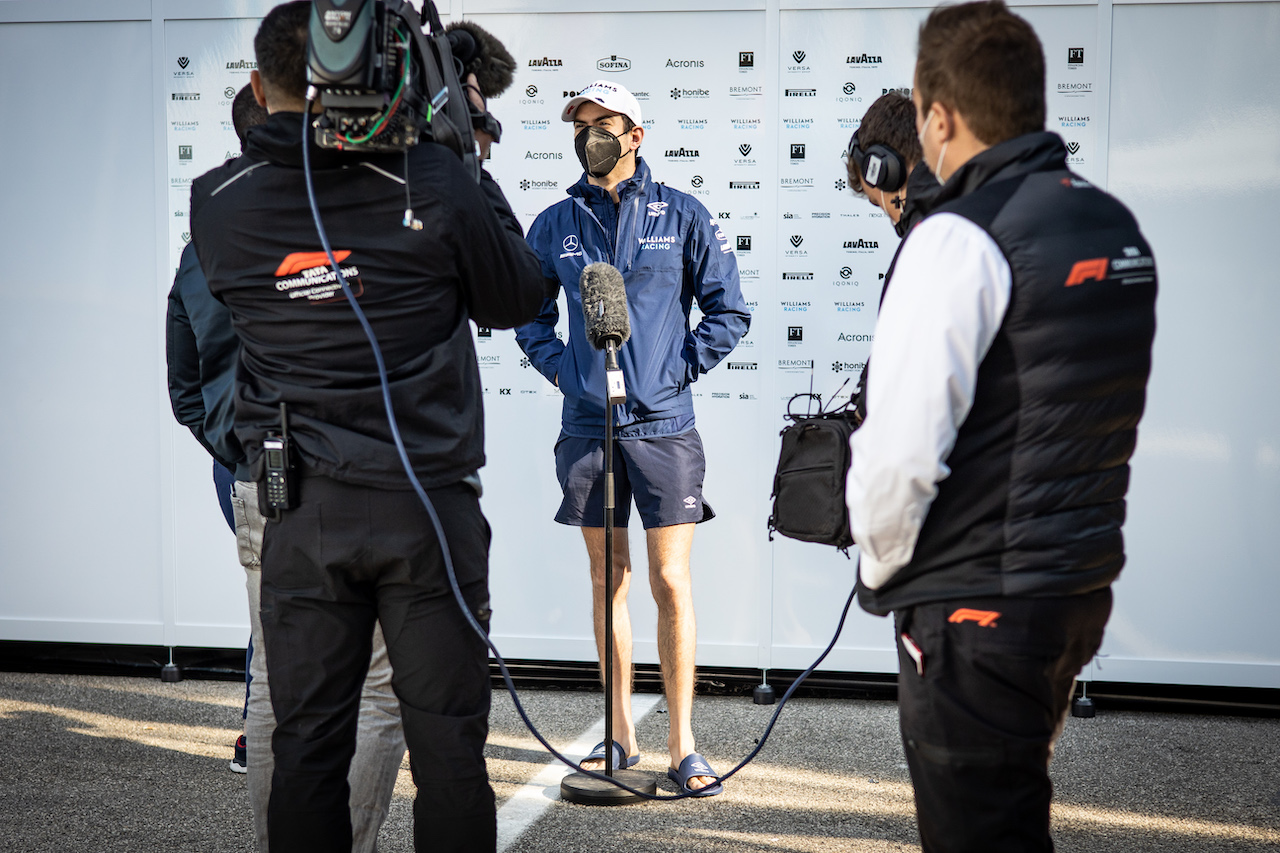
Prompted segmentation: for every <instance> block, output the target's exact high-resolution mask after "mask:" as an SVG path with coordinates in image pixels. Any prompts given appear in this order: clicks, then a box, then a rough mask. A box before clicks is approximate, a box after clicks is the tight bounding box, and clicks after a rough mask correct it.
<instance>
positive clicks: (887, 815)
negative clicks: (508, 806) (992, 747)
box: [0, 673, 1280, 853]
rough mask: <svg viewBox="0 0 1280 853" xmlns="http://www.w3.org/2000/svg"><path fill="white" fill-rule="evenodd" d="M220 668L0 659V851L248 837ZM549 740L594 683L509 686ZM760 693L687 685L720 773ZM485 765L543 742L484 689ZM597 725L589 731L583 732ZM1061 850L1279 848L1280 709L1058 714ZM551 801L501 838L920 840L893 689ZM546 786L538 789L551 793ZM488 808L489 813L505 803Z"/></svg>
mask: <svg viewBox="0 0 1280 853" xmlns="http://www.w3.org/2000/svg"><path fill="white" fill-rule="evenodd" d="M243 695H244V694H243V687H242V686H240V685H237V684H235V683H228V682H210V681H184V682H181V683H179V684H163V683H161V682H159V681H157V680H154V679H144V678H107V677H97V676H82V675H33V674H16V673H0V732H3V733H4V736H5V742H6V743H8V744H9V745H10V747H9V751H8V754H9V759H8V760H6V761H5V762H4V763H3V767H2V768H0V850H5V851H14V853H18V851H59V853H61V851H93V852H94V853H97V851H104V853H105V851H138V850H146V851H170V850H173V851H179V850H180V851H188V850H190V851H210V853H215V851H245V850H249V849H250V834H251V833H250V819H249V806H248V800H247V797H246V795H245V785H244V777H243V776H239V775H236V774H233V773H231V772H230V771H229V770H228V769H227V763H228V761H229V760H230V758H231V745H232V743H233V742H234V741H235V738H236V736H237V735H238V733H239V727H240V706H241V702H242V700H243ZM522 698H523V700H524V702H525V705H526V707H527V709H528V711H529V713H530V715H531V716H532V717H533V719H534V721H535V723H536V724H537V725H538V726H539V727H540V728H541V729H542V731H543V733H544V734H545V735H546V736H547V737H548V739H549V740H551V742H552V743H555V744H557V745H558V746H567V745H568V744H569V743H571V742H573V741H575V740H577V739H579V737H581V736H582V735H583V733H584V732H585V731H586V730H587V729H589V728H590V727H591V726H592V725H594V724H596V723H597V722H598V720H599V719H600V715H601V697H600V695H599V694H595V693H581V692H551V691H537V690H528V691H524V693H523V694H522ZM772 710H773V709H772V708H769V707H759V706H755V705H752V704H751V701H750V699H749V698H739V697H699V698H698V699H697V701H696V702H695V707H694V713H695V717H694V729H695V731H696V732H697V734H698V737H699V750H700V751H701V752H703V753H704V754H705V755H706V756H707V757H708V758H709V759H710V760H711V762H712V764H713V765H715V766H716V767H717V768H718V769H720V770H721V771H722V772H725V771H727V770H728V769H729V768H730V767H732V766H733V764H735V763H736V762H737V761H738V760H739V759H740V758H741V757H742V756H744V755H746V754H747V752H749V751H750V750H751V748H752V747H753V746H754V742H755V738H756V737H758V735H759V732H760V731H761V730H762V729H763V728H764V726H765V724H766V722H767V721H768V717H769V715H770V714H771V713H772ZM491 726H492V734H491V737H490V742H489V747H488V755H489V773H490V777H491V779H492V782H493V787H494V790H495V792H496V793H497V796H498V802H499V806H500V807H501V806H502V804H504V803H505V802H506V801H507V800H508V799H509V798H511V797H512V796H513V795H515V794H516V792H517V791H520V790H521V789H522V788H523V787H524V786H525V785H526V783H528V782H530V780H532V779H533V778H534V777H535V776H536V775H537V774H539V773H540V772H542V771H543V770H544V767H545V765H546V764H547V763H548V761H549V760H550V759H549V756H547V755H546V753H544V752H543V751H542V750H541V748H540V747H538V745H537V743H536V742H535V741H534V740H533V738H532V736H530V735H529V733H528V732H527V731H526V730H525V729H524V727H523V725H522V724H521V722H520V720H519V718H518V717H517V716H516V713H515V711H514V709H513V707H512V705H511V702H510V699H509V698H508V697H507V696H506V694H505V693H495V694H494V710H493V715H492V718H491ZM597 739H598V738H597ZM665 740H666V714H665V704H664V703H662V702H659V703H658V705H657V706H656V708H655V709H654V710H653V711H652V712H651V713H649V714H648V715H647V716H646V717H645V718H644V719H643V720H642V722H641V724H640V742H641V748H642V750H644V757H643V759H642V761H641V763H640V764H639V766H638V769H640V770H644V771H650V772H652V773H654V774H655V775H657V777H658V780H659V785H658V786H659V790H660V791H666V792H668V793H670V792H673V791H674V790H675V788H674V786H673V785H672V784H671V783H670V782H668V781H667V779H666V777H665V772H664V771H665V768H666V766H667V761H666V755H665V748H664V744H665ZM1052 773H1053V778H1054V783H1055V785H1056V789H1057V795H1056V797H1055V802H1054V812H1053V821H1054V833H1055V840H1056V842H1057V846H1058V849H1059V851H1066V853H1070V851H1089V852H1090V853H1094V851H1126V853H1127V851H1160V853H1179V851H1186V853H1193V851H1194V853H1203V851H1217V850H1232V851H1263V850H1269V851H1274V850H1280V720H1277V719H1265V718H1241V717H1227V716H1192V715H1184V714H1163V713H1148V712H1141V713H1140V712H1127V711H1125V712H1121V711H1105V710H1104V711H1101V712H1099V715H1098V716H1097V717H1096V718H1094V719H1092V720H1076V719H1072V720H1070V721H1069V722H1068V725H1067V728H1066V731H1065V732H1064V734H1063V737H1062V740H1061V741H1060V743H1059V746H1058V751H1057V757H1056V759H1055V761H1054V764H1053V770H1052ZM533 790H534V794H535V796H534V800H535V801H536V800H548V802H547V803H546V805H547V808H546V810H545V811H544V812H542V813H541V816H540V817H539V818H538V819H537V820H536V821H534V822H533V823H532V824H531V825H529V827H528V828H527V829H526V830H525V831H524V832H523V833H522V834H521V835H520V836H519V837H518V838H517V839H516V840H515V841H514V843H512V844H511V846H510V847H509V848H508V849H509V850H512V851H521V852H522V853H524V851H528V853H542V851H546V853H552V851H554V853H575V852H576V851H588V850H591V851H600V850H605V851H611V850H625V851H627V853H650V851H652V853H667V851H670V850H672V849H673V848H677V849H679V850H681V851H714V852H715V853H720V851H757V850H781V851H797V853H800V851H805V853H807V851H824V853H825V851H858V853H862V851H867V853H872V851H874V853H882V851H903V850H918V849H919V843H918V839H917V837H916V831H915V819H914V810H913V805H912V796H911V782H910V779H909V777H908V775H907V768H906V763H905V761H904V759H903V756H902V748H901V746H900V744H899V742H898V734H897V708H896V706H895V704H894V703H893V702H885V701H859V700H844V699H798V700H793V701H792V702H791V703H789V704H788V706H787V709H786V710H785V711H784V712H783V715H782V718H781V719H780V721H779V723H778V726H777V727H776V728H775V730H774V734H773V736H772V738H771V739H770V741H769V743H768V744H767V746H766V747H765V749H764V751H763V752H762V753H761V755H760V757H759V758H758V759H757V760H756V761H755V762H754V763H752V764H751V765H749V766H748V767H747V768H745V769H744V770H743V771H742V772H741V773H739V774H738V775H737V776H736V777H734V778H733V779H732V780H730V781H729V782H727V783H726V785H725V793H724V794H722V795H721V796H718V797H710V798H706V799H698V800H684V801H681V802H678V803H673V804H660V803H648V804H641V805H632V806H621V807H613V808H601V807H590V806H579V805H573V804H569V803H564V802H559V801H549V800H550V799H551V797H553V796H554V793H555V791H556V787H555V785H554V784H552V785H550V786H547V787H546V788H545V791H543V790H542V789H533ZM548 795H550V796H548ZM412 796H413V784H412V782H411V780H410V778H409V772H408V764H407V763H406V764H405V766H404V768H403V769H402V771H401V775H400V780H399V782H398V784H397V787H396V793H395V798H394V800H393V802H392V808H391V816H390V818H389V819H388V821H387V823H386V825H385V826H384V827H383V830H382V835H381V837H380V841H379V849H380V850H381V851H383V853H402V851H403V852H406V853H407V851H411V850H412V848H413V844H412V833H411V823H412ZM506 819H507V818H506V815H505V814H502V815H500V820H506Z"/></svg>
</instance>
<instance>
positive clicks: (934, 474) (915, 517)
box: [845, 213, 1012, 589]
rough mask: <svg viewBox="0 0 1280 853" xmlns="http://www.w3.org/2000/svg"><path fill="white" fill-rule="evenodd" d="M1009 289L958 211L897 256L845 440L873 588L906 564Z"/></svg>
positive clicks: (852, 516) (850, 492)
mask: <svg viewBox="0 0 1280 853" xmlns="http://www.w3.org/2000/svg"><path fill="white" fill-rule="evenodd" d="M1011 288H1012V272H1011V271H1010V269H1009V264H1008V262H1007V261H1006V260H1005V258H1004V255H1003V254H1002V253H1001V251H1000V249H999V247H997V246H996V244H995V242H994V241H993V240H992V239H991V237H990V236H989V235H988V234H987V233H986V232H985V231H983V230H982V229H981V228H979V227H978V226H977V225H975V224H973V223H972V222H970V221H969V220H967V219H965V218H963V217H961V216H957V215H956V214H952V213H943V214H938V215H936V216H932V217H930V218H928V219H926V220H925V221H924V222H922V223H921V224H920V225H919V226H917V227H916V228H915V229H914V230H913V231H912V232H911V234H910V235H909V236H908V238H907V243H906V245H905V246H903V248H902V253H901V255H899V257H898V263H897V266H896V268H895V270H894V273H893V282H892V284H891V285H890V286H889V291H888V293H887V294H886V295H885V299H884V304H883V305H881V307H880V316H879V319H878V320H877V321H876V332H875V340H874V341H873V342H872V344H871V359H870V364H871V368H870V370H869V375H868V377H867V389H866V390H867V419H866V421H865V422H864V423H863V424H862V426H861V427H860V428H859V429H858V430H857V431H856V432H855V433H854V434H853V438H852V440H851V445H852V448H853V464H852V465H851V466H850V469H849V479H848V483H847V489H846V491H845V495H846V499H847V501H848V503H849V521H850V525H851V529H852V532H853V538H854V539H855V540H856V541H857V543H858V546H859V547H860V548H861V549H862V568H861V576H862V582H863V584H865V585H866V586H867V587H869V588H871V589H879V588H880V587H881V586H883V585H884V583H885V582H886V581H888V580H889V579H890V578H891V577H893V575H894V573H895V572H897V571H898V570H899V569H901V568H902V567H903V566H905V565H906V564H907V563H909V562H910V561H911V555H912V554H913V553H914V551H915V547H916V540H917V538H918V537H919V535H920V528H921V526H922V525H923V524H924V519H925V515H926V514H927V513H928V511H929V507H930V505H931V504H932V503H933V500H934V498H935V497H936V496H937V494H938V483H940V482H941V481H942V480H944V479H946V477H947V476H948V475H949V474H950V473H951V471H950V469H949V468H948V467H947V466H946V464H945V460H946V458H947V456H948V455H950V453H951V449H952V448H953V447H954V446H955V442H956V434H957V432H958V430H959V429H960V425H961V424H962V423H964V419H965V418H966V417H967V416H968V414H969V409H970V408H971V407H972V405H973V397H974V392H975V389H976V385H977V376H978V366H979V365H980V364H981V363H982V359H983V358H984V357H985V356H986V354H987V350H988V349H990V347H991V343H992V341H994V340H995V336H996V332H997V331H998V330H999V328H1000V324H1001V323H1002V322H1003V321H1004V316H1005V312H1006V311H1007V310H1008V307H1009V296H1010V291H1011Z"/></svg>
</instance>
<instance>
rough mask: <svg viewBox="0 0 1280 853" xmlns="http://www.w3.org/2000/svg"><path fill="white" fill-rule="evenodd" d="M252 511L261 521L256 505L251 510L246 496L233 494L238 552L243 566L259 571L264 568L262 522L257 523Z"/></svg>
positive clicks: (232, 504)
mask: <svg viewBox="0 0 1280 853" xmlns="http://www.w3.org/2000/svg"><path fill="white" fill-rule="evenodd" d="M251 513H252V515H253V516H255V517H256V518H257V520H259V521H260V519H261V517H260V516H259V515H258V507H257V506H256V505H255V506H254V507H253V508H252V510H250V509H249V506H248V503H247V502H246V501H245V499H244V498H242V497H239V496H234V495H233V496H232V498H231V514H232V516H233V517H234V518H235V521H236V553H237V556H238V557H239V559H240V565H241V566H244V567H245V568H246V569H250V570H254V571H257V570H259V569H261V568H262V524H261V523H259V524H257V525H255V524H254V523H253V521H254V520H255V519H253V518H251V517H250V514H251ZM255 528H256V529H255Z"/></svg>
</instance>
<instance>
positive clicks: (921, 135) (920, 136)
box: [916, 107, 951, 184]
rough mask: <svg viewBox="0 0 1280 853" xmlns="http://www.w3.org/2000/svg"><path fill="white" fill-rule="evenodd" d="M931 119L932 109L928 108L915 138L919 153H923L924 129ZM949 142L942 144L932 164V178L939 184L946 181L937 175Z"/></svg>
mask: <svg viewBox="0 0 1280 853" xmlns="http://www.w3.org/2000/svg"><path fill="white" fill-rule="evenodd" d="M931 118H933V108H932V107H930V108H929V114H928V115H927V116H925V117H924V124H922V125H921V130H920V133H919V134H917V135H916V138H917V139H919V140H920V150H921V151H924V128H926V127H928V126H929V119H931ZM950 142H951V140H947V141H946V142H943V143H942V150H941V151H939V152H938V162H937V163H934V164H933V177H934V178H936V179H937V181H938V183H939V184H945V183H946V181H944V180H943V179H942V175H940V174H938V170H939V169H941V168H942V160H943V158H945V157H946V156H947V145H948V144H950Z"/></svg>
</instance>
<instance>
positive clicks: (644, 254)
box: [516, 158, 751, 439]
mask: <svg viewBox="0 0 1280 853" xmlns="http://www.w3.org/2000/svg"><path fill="white" fill-rule="evenodd" d="M617 189H618V198H619V203H618V204H617V205H616V206H615V205H614V203H613V200H612V199H611V198H610V197H609V195H608V193H606V192H605V191H604V190H603V189H601V188H600V187H597V186H595V185H593V184H590V183H588V182H587V177H586V175H585V173H584V174H583V176H582V178H581V179H579V181H578V182H577V183H576V184H574V185H573V186H572V187H570V188H569V190H568V193H569V198H567V199H565V200H564V201H561V202H559V203H557V204H554V205H552V206H551V207H549V208H547V209H546V210H544V211H543V212H542V213H541V214H539V215H538V218H537V219H536V220H535V221H534V223H533V227H531V228H530V229H529V235H528V241H529V245H530V246H532V247H533V251H534V253H535V254H536V255H537V256H538V259H539V260H540V262H541V264H542V273H543V275H544V276H546V277H547V278H548V279H550V280H553V281H556V282H558V283H559V285H560V286H561V287H563V288H564V291H565V295H566V297H567V300H568V312H569V343H568V344H567V345H566V344H564V343H563V342H562V341H560V340H559V339H558V338H557V337H556V333H555V327H556V321H557V320H558V318H559V313H560V312H559V309H558V307H557V304H556V300H555V297H554V296H552V297H551V298H548V299H547V300H546V301H545V302H543V305H542V310H541V311H540V313H539V314H538V317H537V319H535V320H534V321H533V322H532V323H529V324H528V325H525V326H521V327H519V328H517V329H516V340H517V341H518V342H519V343H520V347H521V349H523V350H524V352H525V354H526V355H527V356H528V357H529V361H530V362H531V363H532V364H533V366H534V367H536V368H537V369H538V371H539V372H540V373H542V375H543V376H545V377H547V379H548V380H550V381H552V382H555V381H557V376H558V377H559V386H560V390H561V391H562V392H563V393H564V409H563V415H562V426H563V430H564V433H565V434H566V435H571V436H575V437H580V438H603V437H604V420H605V409H604V407H605V375H604V353H603V352H600V351H597V350H595V349H594V348H592V346H591V343H590V341H588V339H587V336H586V329H585V321H584V319H583V316H582V297H581V294H580V293H579V291H578V280H579V278H580V277H581V275H582V270H583V268H584V267H585V266H587V265H588V264H592V263H596V262H598V261H603V262H605V263H609V264H613V265H614V266H615V267H617V268H618V270H619V271H621V273H622V277H623V280H624V281H625V283H626V290H627V311H628V312H629V314H630V319H631V339H630V340H629V341H627V343H626V344H624V345H623V346H622V349H621V350H620V351H619V354H618V361H619V365H620V366H621V368H622V372H623V376H624V377H625V380H626V388H627V401H626V403H625V404H623V405H619V406H615V407H614V423H615V425H616V427H617V432H616V433H615V434H616V435H617V437H618V438H624V439H625V438H648V437H652V436H660V435H677V434H679V433H682V432H687V431H689V430H690V429H693V426H694V418H693V395H692V394H691V392H690V390H689V386H690V385H691V384H692V383H693V382H694V381H695V380H696V379H697V378H698V377H699V376H700V375H701V374H703V373H706V372H707V371H708V370H710V369H711V368H713V367H715V366H716V365H717V364H719V363H720V360H721V359H723V358H724V357H725V356H726V355H728V354H729V352H730V351H731V350H732V349H733V348H734V346H735V345H737V343H738V340H739V339H740V338H741V337H742V336H743V335H744V334H746V332H747V328H748V326H749V325H750V324H751V315H750V314H749V313H748V311H747V304H746V302H745V301H744V300H743V298H742V290H741V288H740V287H739V285H738V264H737V260H736V258H735V257H734V254H733V247H732V246H730V245H729V241H728V238H727V237H726V236H725V235H724V232H723V231H721V230H720V228H719V226H718V225H717V224H716V223H715V221H714V220H713V219H712V217H711V214H710V213H708V212H707V209H706V208H705V207H703V206H702V204H700V203H699V202H698V200H697V199H695V198H693V197H692V196H690V195H687V194H685V193H682V192H680V191H678V190H673V189H671V188H670V187H667V186H664V185H663V184H659V183H655V182H654V181H653V179H652V177H651V176H650V173H649V167H648V165H647V164H646V163H645V162H644V160H642V159H639V158H637V163H636V173H635V175H634V176H632V177H631V178H630V179H628V180H627V181H624V182H623V183H622V184H620V185H619V186H618V188H617ZM694 299H697V300H698V307H699V308H700V309H701V311H702V313H703V319H702V321H701V322H700V323H698V326H697V328H696V329H692V330H691V329H690V328H689V310H690V306H691V304H692V300H694Z"/></svg>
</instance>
